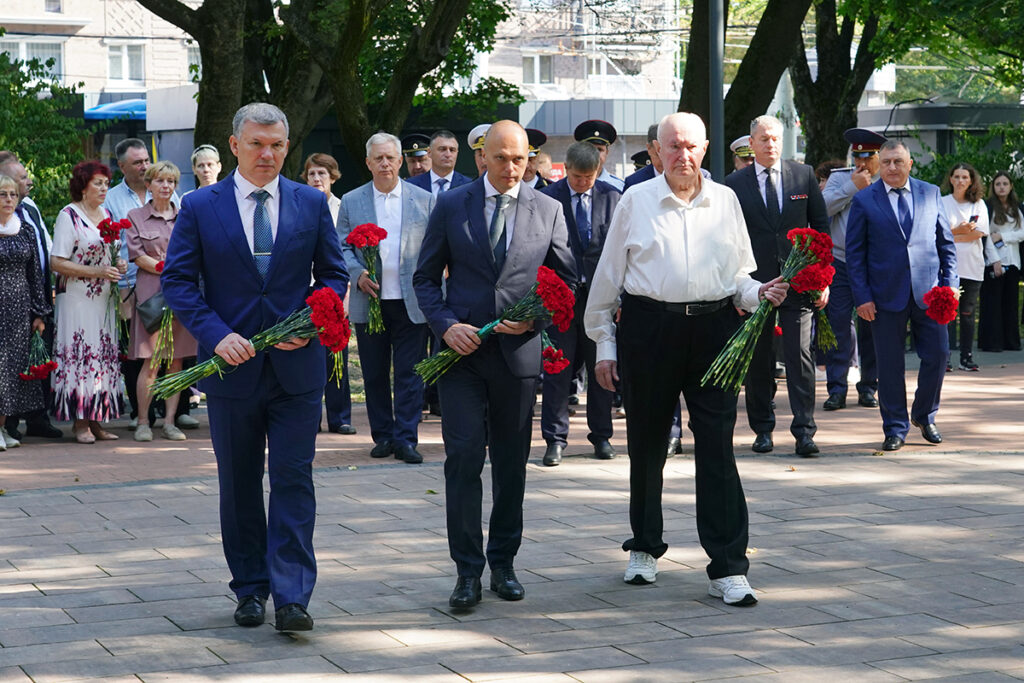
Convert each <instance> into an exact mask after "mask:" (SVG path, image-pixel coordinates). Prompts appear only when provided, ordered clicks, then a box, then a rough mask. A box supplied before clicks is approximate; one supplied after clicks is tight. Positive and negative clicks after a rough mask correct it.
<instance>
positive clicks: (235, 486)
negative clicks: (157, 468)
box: [161, 103, 348, 631]
mask: <svg viewBox="0 0 1024 683" xmlns="http://www.w3.org/2000/svg"><path fill="white" fill-rule="evenodd" d="M229 143H230V146H231V151H232V153H233V154H234V155H235V156H236V157H237V158H238V168H237V170H236V171H235V172H234V173H231V174H229V175H228V176H227V177H226V178H225V179H224V180H222V181H220V182H219V183H216V184H214V185H210V186H208V187H204V188H201V189H198V190H196V191H195V192H192V193H189V194H188V196H186V197H185V199H184V201H183V202H182V207H181V212H180V213H179V214H178V220H177V223H176V224H175V228H174V232H173V233H172V235H171V240H170V243H169V245H168V248H167V258H166V260H165V265H164V269H163V274H162V277H161V283H162V286H163V292H164V297H165V298H166V299H167V303H168V305H170V307H171V308H172V309H173V311H174V315H175V316H176V317H177V318H178V319H179V320H181V321H182V322H183V323H184V324H185V326H186V327H187V328H188V330H189V331H190V332H191V333H192V335H193V336H194V337H195V338H196V340H197V341H198V342H199V361H200V364H202V362H203V361H205V360H207V359H209V358H210V357H211V356H213V355H216V356H219V357H220V358H221V359H222V360H223V362H225V363H227V364H228V365H230V366H233V367H232V368H230V369H229V371H227V372H224V373H223V374H221V375H218V374H214V375H211V376H209V377H207V378H206V379H203V380H201V381H200V382H199V387H200V389H202V390H203V391H205V392H206V396H207V406H208V413H209V417H210V436H211V438H212V441H213V448H214V453H215V454H216V457H217V472H218V478H219V482H220V515H221V535H222V537H223V538H222V541H223V545H224V554H225V556H226V558H227V563H228V568H229V569H230V571H231V583H230V587H231V589H232V591H234V593H235V595H236V596H237V598H238V605H237V608H236V609H235V623H237V624H238V625H239V626H259V625H260V624H262V623H263V622H264V619H265V604H266V600H267V597H268V595H272V596H273V598H274V606H275V608H276V623H275V627H276V628H277V629H278V630H280V631H304V630H309V629H311V628H312V627H313V620H312V618H311V617H310V616H309V614H308V613H307V612H306V606H307V605H308V604H309V598H310V595H311V593H312V592H313V584H314V582H315V581H316V559H315V557H314V556H313V544H312V540H313V523H314V518H315V514H316V500H315V498H314V493H313V480H312V463H313V455H314V450H315V449H314V446H315V441H316V432H317V426H318V424H319V422H320V412H321V404H320V399H321V397H322V396H323V388H324V383H325V382H326V380H327V376H326V369H325V368H326V363H325V359H324V349H323V347H322V346H321V344H320V341H319V340H316V339H314V340H309V339H298V338H293V339H291V340H289V341H284V342H281V343H278V344H276V345H275V347H274V348H271V349H268V350H266V351H259V352H257V351H256V350H255V348H254V347H253V344H252V343H251V342H250V341H249V340H250V338H252V337H253V336H254V335H256V333H257V332H259V331H261V330H265V329H267V328H269V327H271V326H273V325H274V324H275V323H277V322H278V321H280V320H282V319H285V318H287V317H288V316H290V315H291V314H292V313H294V312H295V311H297V310H299V309H302V308H304V307H305V306H306V298H307V297H308V296H309V294H310V285H309V283H310V270H312V274H313V277H314V278H315V280H316V286H326V287H329V288H331V289H333V290H334V291H335V292H336V293H338V294H339V295H341V296H344V292H345V287H346V286H347V285H348V275H347V273H346V271H345V266H344V263H343V261H342V256H341V246H340V244H339V242H338V236H337V234H336V233H335V230H334V224H333V222H332V220H331V213H330V210H329V209H328V206H327V200H326V198H325V197H324V194H323V193H322V192H320V191H319V190H316V189H315V188H312V187H309V186H307V185H300V184H298V183H294V182H292V181H290V180H288V179H286V178H282V177H280V175H279V174H280V172H281V166H282V165H283V164H284V159H285V156H286V155H287V153H288V120H287V118H285V115H284V113H283V112H282V111H281V110H280V109H278V108H277V107H275V106H273V105H270V104H264V103H253V104H248V105H245V106H243V107H242V108H241V109H239V110H238V112H237V113H236V114H235V117H234V122H233V134H232V136H231V138H230V139H229ZM201 281H202V285H200V282H201ZM265 464H266V465H267V469H268V471H269V476H270V509H269V517H268V515H267V513H266V512H265V510H264V505H263V471H264V465H265Z"/></svg>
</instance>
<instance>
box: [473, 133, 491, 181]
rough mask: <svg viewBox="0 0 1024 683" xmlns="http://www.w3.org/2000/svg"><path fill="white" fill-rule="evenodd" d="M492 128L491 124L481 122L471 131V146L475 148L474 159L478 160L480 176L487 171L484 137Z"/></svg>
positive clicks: (477, 168) (477, 172)
mask: <svg viewBox="0 0 1024 683" xmlns="http://www.w3.org/2000/svg"><path fill="white" fill-rule="evenodd" d="M490 129H491V124H489V123H481V124H480V125H479V126H477V127H476V128H474V129H473V130H471V131H469V148H470V149H471V150H473V161H475V162H476V174H477V177H478V178H479V177H480V176H482V175H483V174H484V173H485V172H486V171H487V164H486V163H484V138H485V137H487V131H488V130H490Z"/></svg>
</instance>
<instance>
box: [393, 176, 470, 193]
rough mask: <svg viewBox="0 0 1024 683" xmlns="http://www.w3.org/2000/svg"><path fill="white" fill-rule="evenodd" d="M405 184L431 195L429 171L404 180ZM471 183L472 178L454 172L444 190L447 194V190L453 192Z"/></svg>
mask: <svg viewBox="0 0 1024 683" xmlns="http://www.w3.org/2000/svg"><path fill="white" fill-rule="evenodd" d="M405 182H407V183H411V184H413V185H415V186H416V187H418V188H420V189H421V190H426V191H427V192H430V193H433V189H432V188H431V187H430V171H427V172H426V173H420V174H419V175H417V176H413V177H412V178H406V179H405ZM471 182H473V179H472V178H470V177H468V176H464V175H462V174H461V173H459V172H458V171H454V172H453V173H452V182H451V183H450V184H449V185H448V187H446V188H445V192H447V191H448V190H454V189H455V188H456V187H460V186H462V185H467V184H469V183H471Z"/></svg>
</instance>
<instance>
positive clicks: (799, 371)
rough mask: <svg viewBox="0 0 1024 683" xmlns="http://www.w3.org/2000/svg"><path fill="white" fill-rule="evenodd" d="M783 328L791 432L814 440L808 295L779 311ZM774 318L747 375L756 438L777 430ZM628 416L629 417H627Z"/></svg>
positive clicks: (796, 296)
mask: <svg viewBox="0 0 1024 683" xmlns="http://www.w3.org/2000/svg"><path fill="white" fill-rule="evenodd" d="M777 314H778V320H779V326H780V327H781V328H782V351H783V356H784V357H785V359H786V388H787V390H788V391H789V406H790V408H791V409H792V410H793V422H792V424H790V427H789V431H790V432H792V434H793V436H795V437H797V438H800V437H801V436H814V434H815V432H817V431H818V426H817V425H816V424H815V423H814V381H815V380H814V352H813V350H812V349H811V331H812V330H811V327H812V319H813V317H814V314H813V308H812V306H811V303H810V300H809V298H808V297H807V295H806V294H796V293H793V294H791V295H790V296H788V297H786V300H785V301H784V302H783V303H782V305H781V306H780V307H779V308H778V311H777ZM773 319H774V317H773V316H769V317H768V321H767V322H766V323H765V328H766V331H765V333H764V334H762V335H761V337H760V338H759V339H758V340H757V346H756V347H755V348H754V358H753V360H751V362H750V369H749V370H748V371H747V379H746V382H745V384H744V385H743V386H744V396H745V399H746V405H747V421H748V422H749V424H750V428H751V429H752V430H753V431H754V433H755V434H763V433H766V432H767V433H771V432H773V431H774V430H775V410H774V409H773V408H772V399H773V398H775V352H774V351H773V349H772V343H773V341H774V338H775V336H774V335H772V334H769V331H770V330H771V326H772V325H773ZM627 414H628V413H627Z"/></svg>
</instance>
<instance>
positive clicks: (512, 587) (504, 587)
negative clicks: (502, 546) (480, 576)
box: [491, 566, 526, 600]
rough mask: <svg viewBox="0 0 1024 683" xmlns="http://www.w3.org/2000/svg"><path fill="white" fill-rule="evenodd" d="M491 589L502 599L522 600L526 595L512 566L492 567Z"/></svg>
mask: <svg viewBox="0 0 1024 683" xmlns="http://www.w3.org/2000/svg"><path fill="white" fill-rule="evenodd" d="M491 590H492V591H494V592H495V593H497V594H498V597H499V598H501V599H502V600H522V599H523V597H524V596H525V595H526V591H524V590H523V584H521V583H519V579H517V578H516V570H515V569H513V568H512V567H511V566H507V567H491Z"/></svg>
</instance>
